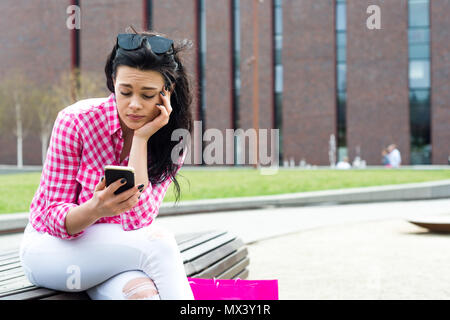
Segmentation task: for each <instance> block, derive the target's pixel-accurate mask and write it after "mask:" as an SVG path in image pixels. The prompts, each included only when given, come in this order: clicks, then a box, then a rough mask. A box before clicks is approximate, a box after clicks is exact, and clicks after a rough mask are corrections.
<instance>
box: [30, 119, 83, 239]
mask: <svg viewBox="0 0 450 320" xmlns="http://www.w3.org/2000/svg"><path fill="white" fill-rule="evenodd" d="M78 127H79V126H78V122H77V119H76V117H74V116H73V115H71V114H64V113H62V112H60V113H58V116H57V118H56V120H55V124H54V126H53V132H52V135H51V139H50V144H49V148H48V152H47V157H46V160H45V163H44V168H43V170H42V175H41V180H40V185H39V188H38V190H37V192H36V194H35V196H34V199H33V201H32V204H31V207H30V212H31V216H32V218H33V219H32V224H33V226H34V227H35V228H36V229H38V230H42V229H45V230H46V231H47V232H48V233H49V234H50V235H52V236H55V237H58V238H62V239H74V238H77V237H79V236H80V235H81V234H82V233H83V232H84V231H82V232H80V233H77V234H74V235H70V234H69V233H68V232H67V229H66V226H65V219H66V215H67V213H68V211H69V210H70V209H71V208H73V207H76V206H78V204H77V197H78V190H77V182H76V180H75V178H76V174H77V171H78V166H79V163H80V154H81V143H80V140H79V133H78V132H77V128H78Z"/></svg>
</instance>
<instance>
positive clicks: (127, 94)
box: [121, 92, 155, 99]
mask: <svg viewBox="0 0 450 320" xmlns="http://www.w3.org/2000/svg"><path fill="white" fill-rule="evenodd" d="M121 94H122V95H124V96H129V95H131V93H130V92H128V93H124V92H121ZM142 96H143V97H144V98H145V99H151V98H154V97H155V96H151V97H149V96H146V95H142Z"/></svg>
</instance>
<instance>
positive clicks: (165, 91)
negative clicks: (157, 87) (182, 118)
mask: <svg viewBox="0 0 450 320" xmlns="http://www.w3.org/2000/svg"><path fill="white" fill-rule="evenodd" d="M170 94H171V92H170V91H169V88H167V86H164V88H163V90H162V91H160V92H159V95H160V96H161V100H162V101H163V104H164V107H165V109H166V110H167V113H168V115H169V114H170V113H171V112H172V106H171V105H170Z"/></svg>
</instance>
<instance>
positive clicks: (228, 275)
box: [216, 258, 250, 279]
mask: <svg viewBox="0 0 450 320" xmlns="http://www.w3.org/2000/svg"><path fill="white" fill-rule="evenodd" d="M249 264H250V259H249V258H244V259H243V260H241V261H239V262H238V263H236V264H235V265H233V266H232V267H231V268H230V269H228V270H227V271H225V272H224V273H222V274H220V275H219V276H218V277H216V278H218V279H233V278H234V277H236V276H237V275H238V274H239V273H240V272H241V271H242V270H244V269H245V268H246V267H247V266H248V265H249Z"/></svg>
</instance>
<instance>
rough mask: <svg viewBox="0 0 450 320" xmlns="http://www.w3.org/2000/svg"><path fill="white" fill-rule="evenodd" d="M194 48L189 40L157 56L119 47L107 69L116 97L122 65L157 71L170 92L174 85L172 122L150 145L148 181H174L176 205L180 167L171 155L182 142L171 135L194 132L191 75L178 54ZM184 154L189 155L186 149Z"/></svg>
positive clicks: (177, 43)
mask: <svg viewBox="0 0 450 320" xmlns="http://www.w3.org/2000/svg"><path fill="white" fill-rule="evenodd" d="M138 34H140V35H151V36H155V35H159V36H163V37H166V38H167V36H166V35H164V34H162V33H158V32H155V31H142V32H139V33H138ZM191 46H192V42H191V41H190V40H188V39H183V40H174V50H173V53H167V54H162V55H156V54H154V53H153V52H152V51H151V50H150V49H148V48H147V47H146V46H142V47H141V48H139V49H136V50H133V51H127V50H123V49H121V48H119V49H118V48H117V43H116V44H115V45H114V48H113V49H112V51H111V53H110V54H109V56H108V58H107V60H106V65H105V74H106V86H107V87H108V89H109V90H110V91H111V92H113V93H114V94H115V91H114V81H113V80H115V78H116V75H117V68H118V67H119V66H121V65H125V66H129V67H132V68H136V69H139V70H152V71H157V72H159V73H161V75H162V76H163V78H164V79H165V84H166V85H169V87H170V88H173V85H175V87H174V90H173V92H172V94H171V98H170V103H171V106H172V113H171V114H170V118H169V122H168V123H167V124H166V125H165V126H163V127H162V128H160V129H159V130H158V131H157V132H156V133H155V134H153V135H152V136H151V137H150V139H149V140H148V142H147V152H148V154H147V159H148V163H147V168H148V177H149V180H150V182H151V183H152V185H155V184H158V183H161V182H163V181H164V180H166V179H167V178H168V177H170V178H172V180H173V182H174V185H175V188H176V194H175V198H176V199H175V202H178V200H179V198H180V186H179V183H178V181H177V179H176V177H175V171H176V169H177V164H176V163H173V162H172V159H171V152H172V150H173V148H174V147H175V146H176V145H177V144H179V141H172V140H171V135H172V132H173V131H174V130H175V129H180V128H182V129H186V130H188V131H189V132H191V129H192V114H191V104H192V100H193V97H192V88H191V84H190V80H189V75H188V74H187V72H186V70H185V68H184V66H183V63H182V61H181V59H180V56H179V53H180V52H181V51H183V50H185V49H187V48H190V47H191ZM181 139H182V138H180V140H181ZM182 152H183V149H182V150H181V151H180V154H179V155H180V156H181V155H182ZM184 152H186V150H185V149H184Z"/></svg>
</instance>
